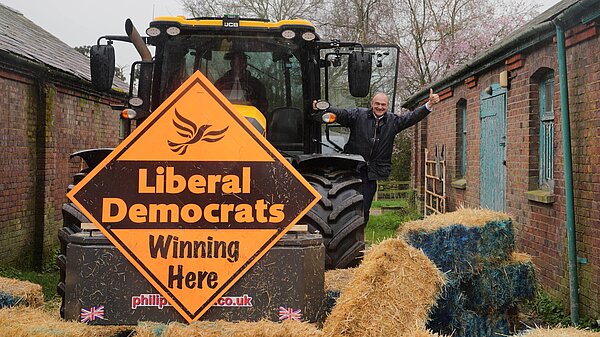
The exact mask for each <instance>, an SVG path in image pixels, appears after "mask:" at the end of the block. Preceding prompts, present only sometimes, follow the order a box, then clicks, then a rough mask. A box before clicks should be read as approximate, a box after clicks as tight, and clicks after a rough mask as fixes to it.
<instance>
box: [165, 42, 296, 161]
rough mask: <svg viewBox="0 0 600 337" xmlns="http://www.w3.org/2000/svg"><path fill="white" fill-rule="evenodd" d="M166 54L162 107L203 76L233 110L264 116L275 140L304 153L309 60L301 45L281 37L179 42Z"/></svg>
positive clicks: (269, 132) (268, 131)
mask: <svg viewBox="0 0 600 337" xmlns="http://www.w3.org/2000/svg"><path fill="white" fill-rule="evenodd" d="M162 53H163V59H162V67H161V68H162V71H161V90H160V92H161V101H162V100H164V99H166V98H167V96H168V95H170V94H171V93H172V92H173V91H175V90H176V89H177V88H178V87H179V86H180V85H181V84H182V83H183V82H184V81H185V80H186V79H187V78H188V77H189V76H191V75H192V74H193V73H194V72H195V71H196V70H199V71H201V72H202V73H203V74H204V75H205V76H206V77H207V78H208V79H209V80H210V81H211V82H212V83H213V84H214V85H215V87H216V88H217V89H219V90H220V91H221V93H222V94H223V95H224V96H225V97H227V98H228V99H229V100H230V101H231V102H232V103H233V104H239V105H245V106H251V107H254V108H256V109H257V110H259V111H260V112H261V113H262V114H263V115H264V116H265V118H266V120H267V125H266V129H267V138H268V139H269V140H271V141H272V142H274V143H280V144H281V145H282V146H283V147H287V148H288V150H292V148H297V149H299V150H300V149H302V148H303V145H302V144H303V143H302V142H303V138H302V135H303V128H304V118H303V114H302V111H303V110H302V109H303V106H302V104H303V90H302V69H301V62H300V61H299V58H301V57H304V56H302V55H303V54H302V53H303V52H302V50H301V49H300V48H298V46H297V45H296V44H294V43H293V42H291V41H289V40H285V39H283V38H281V37H264V36H253V37H248V36H245V37H237V36H235V37H234V36H215V35H206V36H202V35H194V36H177V37H174V38H172V39H170V40H169V41H167V42H166V44H165V45H164V48H163V52H162ZM276 146H277V145H276Z"/></svg>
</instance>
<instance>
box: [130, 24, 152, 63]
mask: <svg viewBox="0 0 600 337" xmlns="http://www.w3.org/2000/svg"><path fill="white" fill-rule="evenodd" d="M125 33H126V34H127V36H129V39H130V40H131V43H133V45H134V46H135V49H136V50H137V52H138V53H139V54H140V56H141V57H142V61H152V54H151V53H150V49H148V46H146V43H145V42H144V39H142V37H141V36H140V33H138V31H137V29H135V26H134V25H133V22H132V21H131V19H127V20H125Z"/></svg>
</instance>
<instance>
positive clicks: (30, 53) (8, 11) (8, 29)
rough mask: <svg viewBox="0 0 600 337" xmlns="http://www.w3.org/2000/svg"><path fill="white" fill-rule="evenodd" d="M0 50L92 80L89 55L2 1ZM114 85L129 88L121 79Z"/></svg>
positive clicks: (0, 8)
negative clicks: (80, 51)
mask: <svg viewBox="0 0 600 337" xmlns="http://www.w3.org/2000/svg"><path fill="white" fill-rule="evenodd" d="M0 50H2V51H5V52H8V53H11V54H14V55H17V56H20V57H23V58H26V59H29V60H31V61H34V62H38V63H42V64H44V65H46V66H48V67H52V68H55V69H57V70H60V71H63V72H65V73H68V74H71V75H74V76H76V77H78V78H80V79H84V80H87V81H91V78H90V59H89V58H88V57H86V56H85V55H83V54H81V53H79V52H78V51H76V50H75V49H73V48H72V47H70V46H69V45H67V44H66V43H64V42H62V41H61V40H60V39H58V38H57V37H55V36H54V35H52V34H50V33H49V32H47V31H45V30H44V29H43V28H41V27H40V26H38V25H36V24H35V23H33V22H32V21H30V20H29V19H27V18H26V17H25V16H24V15H23V14H21V13H20V12H19V11H17V10H15V9H12V8H10V7H8V6H6V5H4V4H0ZM115 85H116V86H118V87H120V88H123V89H127V88H128V87H127V85H126V84H125V83H124V82H122V81H120V80H118V81H115Z"/></svg>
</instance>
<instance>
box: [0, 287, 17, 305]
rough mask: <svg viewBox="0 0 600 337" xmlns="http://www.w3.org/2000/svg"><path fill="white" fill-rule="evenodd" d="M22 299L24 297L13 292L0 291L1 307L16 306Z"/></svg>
mask: <svg viewBox="0 0 600 337" xmlns="http://www.w3.org/2000/svg"><path fill="white" fill-rule="evenodd" d="M21 299H22V297H15V296H13V295H11V294H7V293H5V292H3V291H0V309H1V308H7V307H12V306H15V305H17V304H18V303H19V302H20V301H21Z"/></svg>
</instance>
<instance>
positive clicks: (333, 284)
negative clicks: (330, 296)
mask: <svg viewBox="0 0 600 337" xmlns="http://www.w3.org/2000/svg"><path fill="white" fill-rule="evenodd" d="M355 270H356V268H347V269H333V270H328V271H326V272H325V291H329V290H330V291H340V292H341V291H342V290H343V289H344V287H346V286H347V285H349V284H351V283H352V277H353V276H354V272H355Z"/></svg>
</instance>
